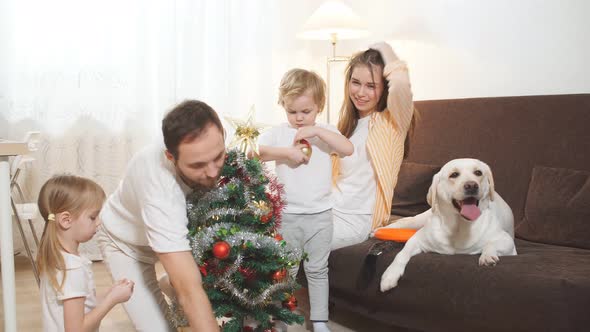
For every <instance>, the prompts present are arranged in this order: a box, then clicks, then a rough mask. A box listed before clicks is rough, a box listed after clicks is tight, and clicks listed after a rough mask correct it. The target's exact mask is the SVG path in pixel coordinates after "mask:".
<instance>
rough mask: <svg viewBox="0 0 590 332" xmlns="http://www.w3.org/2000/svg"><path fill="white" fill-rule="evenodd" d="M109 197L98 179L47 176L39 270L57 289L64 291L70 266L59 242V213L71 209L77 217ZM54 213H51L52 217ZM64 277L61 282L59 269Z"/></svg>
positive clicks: (41, 206) (42, 198)
mask: <svg viewBox="0 0 590 332" xmlns="http://www.w3.org/2000/svg"><path fill="white" fill-rule="evenodd" d="M105 199H106V195H105V193H104V191H103V190H102V188H101V187H100V186H99V185H98V184H96V182H94V181H92V180H90V179H86V178H83V177H79V176H75V175H55V176H53V177H52V178H51V179H49V180H47V182H45V184H44V185H43V186H42V187H41V191H40V192H39V200H38V201H37V204H38V205H39V212H40V213H41V216H42V217H43V219H44V220H45V227H44V228H43V235H42V236H41V243H40V244H39V253H38V254H37V267H38V268H39V273H40V274H43V273H45V275H46V276H47V277H48V278H49V281H50V282H51V285H52V286H53V288H55V290H56V291H61V289H62V287H63V283H64V281H65V280H66V267H65V262H64V258H63V255H62V253H61V252H62V251H63V247H62V245H61V243H60V242H59V238H58V234H57V233H58V229H59V225H57V217H56V216H57V214H59V213H62V212H66V211H68V212H69V213H71V214H72V216H73V217H74V218H77V217H78V216H80V215H81V214H82V213H83V212H84V211H86V210H88V209H95V208H97V209H100V208H101V207H102V204H103V203H104V201H105ZM50 215H51V217H50ZM58 271H62V273H63V277H62V279H61V283H59V284H58V280H57V272H58Z"/></svg>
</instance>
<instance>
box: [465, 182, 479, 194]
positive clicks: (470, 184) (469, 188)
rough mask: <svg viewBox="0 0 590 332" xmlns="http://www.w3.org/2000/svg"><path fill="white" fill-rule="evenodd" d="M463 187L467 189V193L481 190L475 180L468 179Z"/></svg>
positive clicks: (475, 192)
mask: <svg viewBox="0 0 590 332" xmlns="http://www.w3.org/2000/svg"><path fill="white" fill-rule="evenodd" d="M463 189H465V193H466V194H468V195H475V194H477V191H478V190H479V185H478V184H477V182H475V181H467V182H465V183H464V184H463Z"/></svg>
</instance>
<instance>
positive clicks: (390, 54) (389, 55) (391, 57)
mask: <svg viewBox="0 0 590 332" xmlns="http://www.w3.org/2000/svg"><path fill="white" fill-rule="evenodd" d="M369 48H370V49H373V50H376V51H379V53H381V57H382V58H383V62H385V65H387V64H389V63H392V62H394V61H397V60H398V57H397V54H395V52H394V51H393V48H391V45H389V44H388V43H386V42H379V43H376V44H373V45H371V46H369Z"/></svg>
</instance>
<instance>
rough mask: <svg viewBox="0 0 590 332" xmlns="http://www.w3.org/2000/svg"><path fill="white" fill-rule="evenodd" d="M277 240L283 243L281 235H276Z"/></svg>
mask: <svg viewBox="0 0 590 332" xmlns="http://www.w3.org/2000/svg"><path fill="white" fill-rule="evenodd" d="M275 240H277V241H283V236H282V235H281V234H277V235H275Z"/></svg>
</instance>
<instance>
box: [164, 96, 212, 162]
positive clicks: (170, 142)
mask: <svg viewBox="0 0 590 332" xmlns="http://www.w3.org/2000/svg"><path fill="white" fill-rule="evenodd" d="M210 124H213V125H215V126H216V127H217V128H218V129H219V131H221V132H222V133H223V126H222V125H221V121H220V120H219V117H218V116H217V113H215V111H214V110H213V109H212V108H211V107H210V106H209V105H207V104H205V103H204V102H202V101H198V100H185V101H183V102H182V103H180V104H178V105H177V106H176V107H174V108H173V109H172V110H171V111H170V112H168V114H166V116H165V117H164V119H163V120H162V134H164V144H165V145H166V149H167V150H168V151H169V152H170V153H171V154H172V155H173V156H174V159H178V146H179V145H180V143H182V142H185V141H191V140H193V139H195V138H196V137H198V136H199V135H201V133H202V132H203V130H204V129H205V128H207V126H209V125H210Z"/></svg>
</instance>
